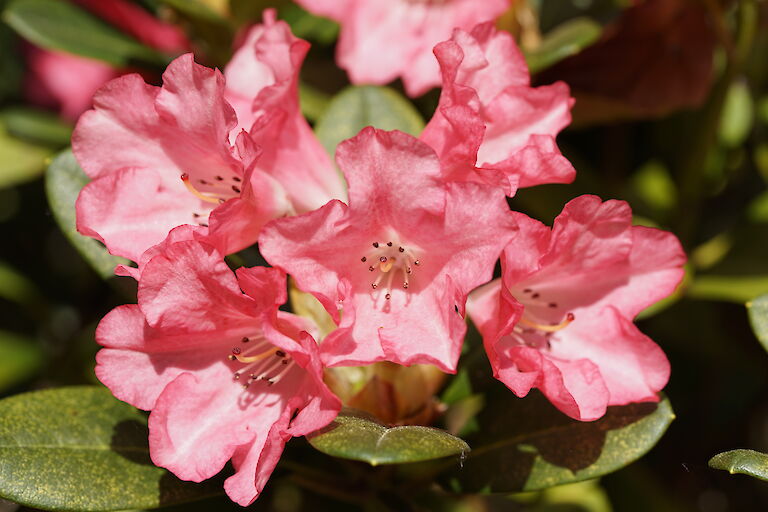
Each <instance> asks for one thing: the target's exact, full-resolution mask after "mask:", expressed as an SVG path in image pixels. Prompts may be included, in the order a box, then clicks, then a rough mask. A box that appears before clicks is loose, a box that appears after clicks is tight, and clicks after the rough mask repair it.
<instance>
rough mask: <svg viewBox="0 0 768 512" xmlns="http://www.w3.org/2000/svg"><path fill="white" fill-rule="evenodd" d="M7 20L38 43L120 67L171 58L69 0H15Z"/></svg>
mask: <svg viewBox="0 0 768 512" xmlns="http://www.w3.org/2000/svg"><path fill="white" fill-rule="evenodd" d="M3 19H4V20H5V22H6V23H8V24H9V25H10V26H11V27H13V28H14V29H15V30H16V31H17V32H18V33H19V34H21V35H22V36H23V37H24V38H25V39H28V40H29V41H30V42H32V43H34V44H36V45H37V46H40V47H42V48H46V49H48V50H55V51H62V52H66V53H71V54H74V55H80V56H82V57H89V58H91V59H97V60H102V61H104V62H107V63H109V64H112V65H113V66H116V67H125V66H128V65H129V64H131V63H132V62H134V61H140V62H147V63H151V64H157V65H164V64H167V63H168V60H169V59H168V57H167V56H165V55H163V54H162V53H159V52H157V51H155V50H153V49H151V48H149V47H147V46H144V45H143V44H141V43H139V42H138V41H136V40H134V39H131V38H130V37H128V36H126V35H124V34H123V33H122V32H119V31H118V30H116V29H115V28H113V27H112V26H110V25H108V24H106V23H105V22H103V21H101V20H100V19H98V18H96V17H94V16H92V15H91V14H89V13H88V12H86V11H84V10H82V9H80V8H79V7H77V6H75V5H73V4H71V3H69V2H62V1H60V0H12V1H11V2H9V3H8V6H7V7H6V8H5V11H4V12H3Z"/></svg>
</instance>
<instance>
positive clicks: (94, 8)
mask: <svg viewBox="0 0 768 512" xmlns="http://www.w3.org/2000/svg"><path fill="white" fill-rule="evenodd" d="M75 3H77V4H80V5H81V6H83V7H84V8H86V9H87V10H88V11H90V12H92V13H93V14H96V15H97V16H99V17H101V18H103V19H104V20H106V21H108V22H110V23H112V24H114V25H115V26H117V27H118V28H120V29H122V30H123V31H125V32H126V33H128V34H131V35H132V36H134V37H136V38H137V39H138V40H139V41H141V42H143V43H145V44H147V45H148V46H151V47H153V48H157V49H158V50H162V51H166V52H170V53H173V54H178V53H180V52H182V51H183V50H185V49H187V48H189V41H188V40H187V38H186V36H185V35H184V33H183V32H182V31H181V30H180V29H179V28H178V27H174V26H173V25H170V24H168V23H164V22H162V21H160V20H158V19H157V18H155V17H153V16H152V15H151V14H150V13H149V12H147V11H146V10H144V9H142V8H141V7H139V6H137V5H134V4H132V3H129V2H126V1H125V0H76V2H75ZM25 54H26V64H27V74H26V76H25V77H24V94H25V96H26V98H27V100H28V101H30V102H31V103H33V104H36V105H39V106H42V107H46V108H52V109H56V110H57V111H58V112H59V113H60V114H61V116H62V117H64V118H66V119H68V120H71V121H76V120H77V118H78V117H79V116H80V114H82V113H83V112H85V111H86V110H88V109H89V108H91V98H92V97H93V95H94V93H95V92H96V91H97V90H98V89H99V87H101V86H102V85H104V84H105V83H107V82H108V81H109V80H112V79H113V78H115V77H117V76H119V75H121V74H123V73H125V72H126V70H120V69H115V68H114V67H112V66H110V65H109V64H106V63H104V62H101V61H98V60H93V59H88V58H84V57H79V56H77V55H70V54H68V53H61V52H54V51H50V50H44V49H42V48H38V47H35V46H31V45H30V46H29V47H28V48H27V49H26V51H25Z"/></svg>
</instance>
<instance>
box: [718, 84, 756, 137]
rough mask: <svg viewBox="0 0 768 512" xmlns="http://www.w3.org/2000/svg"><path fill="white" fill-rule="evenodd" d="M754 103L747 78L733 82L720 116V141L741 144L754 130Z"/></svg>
mask: <svg viewBox="0 0 768 512" xmlns="http://www.w3.org/2000/svg"><path fill="white" fill-rule="evenodd" d="M754 117H755V114H754V104H753V101H752V94H751V93H750V92H749V87H748V86H747V83H746V80H737V81H735V82H733V83H732V84H731V86H730V88H729V89H728V93H727V95H726V97H725V104H724V105H723V114H722V116H721V117H720V141H721V142H722V143H723V145H724V146H726V147H729V148H736V147H739V146H741V145H742V144H743V143H744V141H745V140H746V138H747V136H748V135H749V132H750V131H751V130H752V123H753V122H754Z"/></svg>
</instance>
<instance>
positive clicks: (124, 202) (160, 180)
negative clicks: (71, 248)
mask: <svg viewBox="0 0 768 512" xmlns="http://www.w3.org/2000/svg"><path fill="white" fill-rule="evenodd" d="M199 203H200V201H199V200H198V199H197V198H195V197H194V196H193V195H192V194H189V193H188V192H187V191H186V190H185V189H184V186H183V185H182V183H181V180H179V179H178V178H177V179H169V178H168V177H167V176H163V175H162V174H159V173H157V172H156V171H155V170H154V169H147V168H144V169H142V168H124V169H122V170H119V171H116V172H111V173H107V174H104V175H102V176H100V177H98V178H96V179H95V180H94V181H92V182H91V183H89V184H88V185H86V186H85V187H84V188H83V190H82V191H81V192H80V195H79V196H78V198H77V203H76V212H77V229H78V231H79V232H80V233H82V234H84V235H87V236H91V237H93V238H96V239H98V240H101V241H102V242H104V244H106V246H107V249H109V252H110V253H112V254H115V255H118V256H124V257H126V258H129V259H131V260H133V261H139V259H140V258H141V254H142V253H143V252H144V249H146V248H149V247H152V246H153V245H156V244H158V243H160V242H162V241H163V239H164V238H165V237H166V236H167V235H168V231H169V230H170V229H171V228H173V227H174V226H179V225H182V224H187V223H189V222H192V221H193V220H194V219H193V217H192V215H191V213H190V212H192V211H193V210H195V209H196V208H197V206H198V205H199Z"/></svg>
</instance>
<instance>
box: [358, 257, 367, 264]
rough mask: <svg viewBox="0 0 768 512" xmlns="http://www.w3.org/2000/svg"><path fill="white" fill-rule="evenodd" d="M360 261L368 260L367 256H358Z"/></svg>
mask: <svg viewBox="0 0 768 512" xmlns="http://www.w3.org/2000/svg"><path fill="white" fill-rule="evenodd" d="M360 261H362V262H363V263H365V262H366V261H368V258H366V257H365V256H363V257H362V258H360Z"/></svg>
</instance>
